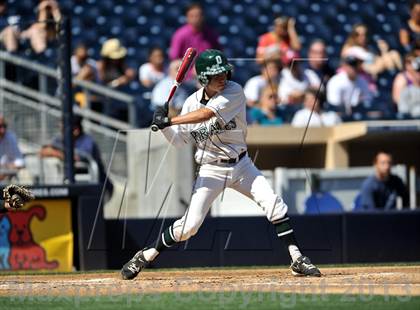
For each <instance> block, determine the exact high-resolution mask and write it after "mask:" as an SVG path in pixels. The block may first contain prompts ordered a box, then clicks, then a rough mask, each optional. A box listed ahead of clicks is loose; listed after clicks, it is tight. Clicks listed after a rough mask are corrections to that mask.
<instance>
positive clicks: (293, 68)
mask: <svg viewBox="0 0 420 310" xmlns="http://www.w3.org/2000/svg"><path fill="white" fill-rule="evenodd" d="M319 86H320V84H319V79H318V77H317V76H314V75H310V74H309V73H308V72H307V71H306V70H303V69H302V64H301V62H300V61H291V62H290V63H288V64H287V66H286V67H285V68H283V70H282V71H281V78H280V85H279V96H280V100H281V103H282V104H301V103H302V102H303V96H304V94H305V91H306V90H307V89H308V88H309V87H313V88H319Z"/></svg>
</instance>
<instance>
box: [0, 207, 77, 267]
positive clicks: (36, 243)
mask: <svg viewBox="0 0 420 310" xmlns="http://www.w3.org/2000/svg"><path fill="white" fill-rule="evenodd" d="M70 208H71V206H70V201H68V200H36V201H34V202H32V203H29V204H28V205H27V206H25V207H24V208H22V209H21V210H17V211H11V212H8V213H6V214H2V215H0V270H54V271H71V269H72V265H73V233H72V228H71V209H70Z"/></svg>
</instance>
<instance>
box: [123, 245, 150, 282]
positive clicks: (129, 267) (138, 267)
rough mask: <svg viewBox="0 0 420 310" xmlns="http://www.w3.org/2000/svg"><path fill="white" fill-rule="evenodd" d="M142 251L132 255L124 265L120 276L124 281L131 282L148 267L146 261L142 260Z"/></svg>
mask: <svg viewBox="0 0 420 310" xmlns="http://www.w3.org/2000/svg"><path fill="white" fill-rule="evenodd" d="M144 250H145V249H143V250H140V251H138V252H137V253H136V255H134V257H133V258H132V259H130V260H129V261H128V263H126V264H125V265H124V266H123V267H122V269H121V276H122V278H123V279H124V280H131V279H134V278H135V277H137V275H138V274H139V273H140V271H142V269H143V268H145V267H146V266H147V265H148V263H149V262H148V261H147V260H146V259H145V258H144V255H143V251H144Z"/></svg>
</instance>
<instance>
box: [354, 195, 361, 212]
mask: <svg viewBox="0 0 420 310" xmlns="http://www.w3.org/2000/svg"><path fill="white" fill-rule="evenodd" d="M352 209H353V211H363V210H364V209H363V208H362V196H361V195H360V194H358V195H357V196H356V197H355V198H354V201H353V208H352Z"/></svg>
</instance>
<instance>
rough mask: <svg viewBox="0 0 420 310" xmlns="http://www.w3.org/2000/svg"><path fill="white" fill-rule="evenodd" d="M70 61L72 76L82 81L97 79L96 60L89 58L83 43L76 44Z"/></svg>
mask: <svg viewBox="0 0 420 310" xmlns="http://www.w3.org/2000/svg"><path fill="white" fill-rule="evenodd" d="M70 62H71V73H72V76H73V77H75V78H76V79H79V80H83V81H96V80H97V77H98V71H97V69H96V61H95V60H93V59H92V58H89V54H88V50H87V48H86V46H85V45H83V44H79V45H77V46H76V48H75V49H74V52H73V55H72V56H71V59H70Z"/></svg>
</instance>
